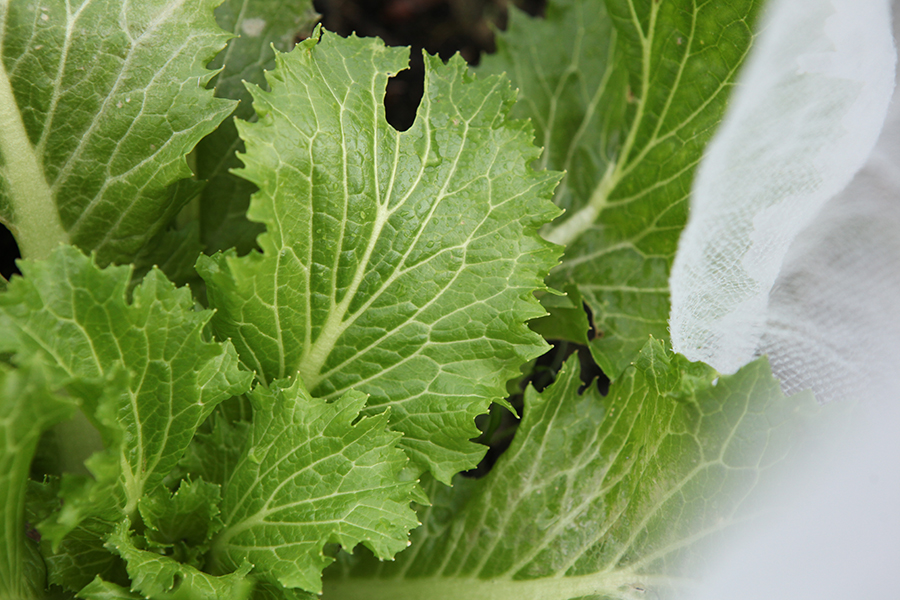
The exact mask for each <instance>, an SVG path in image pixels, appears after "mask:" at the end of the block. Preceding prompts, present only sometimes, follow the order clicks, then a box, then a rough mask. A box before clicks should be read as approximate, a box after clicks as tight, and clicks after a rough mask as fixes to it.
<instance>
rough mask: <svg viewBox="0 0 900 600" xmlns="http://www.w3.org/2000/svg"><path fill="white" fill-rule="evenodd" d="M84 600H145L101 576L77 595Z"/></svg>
mask: <svg viewBox="0 0 900 600" xmlns="http://www.w3.org/2000/svg"><path fill="white" fill-rule="evenodd" d="M75 597H76V598H82V599H83V600H145V599H144V597H143V596H141V595H140V594H136V593H134V592H132V591H131V590H129V589H128V588H125V587H122V586H121V585H116V584H115V583H110V582H108V581H104V580H103V579H102V578H101V577H100V576H99V575H98V576H97V577H95V578H94V579H92V580H91V582H90V583H89V584H88V585H86V586H84V587H83V588H82V589H81V590H79V592H78V593H77V594H76V595H75Z"/></svg>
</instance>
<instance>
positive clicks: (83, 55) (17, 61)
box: [0, 0, 233, 264]
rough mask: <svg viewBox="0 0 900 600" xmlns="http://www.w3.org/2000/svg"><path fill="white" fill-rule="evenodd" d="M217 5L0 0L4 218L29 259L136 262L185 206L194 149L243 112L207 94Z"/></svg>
mask: <svg viewBox="0 0 900 600" xmlns="http://www.w3.org/2000/svg"><path fill="white" fill-rule="evenodd" d="M217 3H218V0H198V1H194V2H186V1H184V0H145V1H142V2H141V3H140V4H138V5H135V4H134V3H130V2H125V1H124V0H98V1H88V0H78V1H72V2H47V3H34V2H24V1H22V0H12V1H9V2H4V3H3V4H2V6H0V36H2V37H0V121H2V122H3V124H4V125H3V127H2V128H0V221H2V222H3V223H4V224H5V225H6V226H7V227H9V229H10V230H11V231H12V232H13V235H14V236H15V237H16V240H17V242H18V244H19V248H20V250H21V251H22V254H23V256H25V257H27V258H46V257H47V256H49V254H50V252H51V250H53V248H55V247H56V246H57V245H58V244H60V243H72V244H75V245H77V246H79V247H81V248H82V249H84V250H93V251H96V252H97V260H98V261H99V262H100V263H102V264H105V263H108V262H112V261H116V262H128V261H130V260H131V259H132V258H133V257H134V256H135V255H136V254H137V252H138V251H139V250H140V249H141V247H142V246H143V245H144V244H145V243H146V242H147V241H148V240H149V239H150V238H152V237H153V236H154V235H155V234H156V233H157V232H158V231H160V230H161V229H162V228H163V227H164V226H165V225H166V224H167V223H168V222H169V221H171V219H172V217H173V216H174V215H175V214H176V213H177V212H178V211H179V210H180V209H181V207H182V204H183V202H184V198H183V197H182V196H181V195H179V194H177V193H173V192H172V191H171V190H170V186H171V184H173V183H174V182H176V181H177V180H179V179H183V178H185V177H190V176H191V171H190V169H188V166H187V162H186V161H185V155H186V154H187V153H188V152H190V151H191V149H192V148H193V147H194V146H195V145H196V144H197V142H198V141H200V139H201V138H203V136H205V135H206V134H208V133H209V132H211V131H212V130H214V129H215V128H216V127H217V126H218V125H219V123H220V122H221V121H222V120H223V119H224V118H225V117H226V116H227V115H228V114H229V113H230V112H231V109H232V108H233V103H232V102H229V101H227V100H222V99H216V98H214V97H213V92H212V91H211V90H206V89H204V88H205V85H206V83H207V82H208V81H209V79H210V77H212V76H213V75H214V72H213V71H209V70H207V69H206V65H207V63H209V61H210V60H212V59H213V57H214V56H215V55H216V53H217V52H219V50H221V48H222V47H223V46H224V45H225V41H226V40H227V37H228V36H227V35H226V34H225V32H223V31H221V30H220V29H219V28H218V27H216V25H215V22H214V20H213V14H212V11H213V8H214V7H215V5H216V4H217Z"/></svg>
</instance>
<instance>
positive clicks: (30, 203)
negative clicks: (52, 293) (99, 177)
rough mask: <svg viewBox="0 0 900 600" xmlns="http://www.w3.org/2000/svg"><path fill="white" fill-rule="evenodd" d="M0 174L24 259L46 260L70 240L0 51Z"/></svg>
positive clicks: (15, 234)
mask: <svg viewBox="0 0 900 600" xmlns="http://www.w3.org/2000/svg"><path fill="white" fill-rule="evenodd" d="M0 123H3V127H0V155H2V157H3V160H4V161H5V164H4V165H3V166H2V167H0V169H2V170H0V173H2V175H3V180H4V181H5V183H6V189H7V193H8V196H9V200H10V207H11V208H12V211H11V212H12V215H11V218H12V222H4V224H5V225H6V226H7V227H8V228H9V229H10V231H12V233H13V235H14V236H15V238H16V242H17V244H18V246H19V251H20V253H21V254H22V257H23V258H30V259H38V260H39V259H45V258H48V257H49V256H50V253H51V252H52V251H53V249H54V248H56V246H58V245H59V244H61V243H62V244H64V243H66V242H68V241H69V236H68V234H67V233H66V231H65V229H63V226H62V221H61V220H60V218H59V212H58V211H57V210H56V203H55V202H54V199H53V194H52V192H51V191H50V186H49V185H48V184H47V180H46V178H45V176H44V169H43V164H42V161H41V159H40V157H39V156H38V155H37V153H36V152H35V148H34V146H33V145H32V144H31V140H30V139H29V138H28V133H27V131H26V130H25V123H24V122H23V121H22V115H21V113H20V112H19V109H18V104H17V102H16V97H15V95H14V93H13V89H12V83H11V82H10V80H9V76H8V75H7V72H6V66H5V65H4V61H3V56H2V53H0Z"/></svg>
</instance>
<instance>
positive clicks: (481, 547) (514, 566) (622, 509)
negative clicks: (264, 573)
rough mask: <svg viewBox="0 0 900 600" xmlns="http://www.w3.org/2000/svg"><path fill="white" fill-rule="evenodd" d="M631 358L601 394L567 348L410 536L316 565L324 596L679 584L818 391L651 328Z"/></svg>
mask: <svg viewBox="0 0 900 600" xmlns="http://www.w3.org/2000/svg"><path fill="white" fill-rule="evenodd" d="M635 362H636V364H635V365H634V366H631V367H629V368H628V369H627V370H626V371H625V373H624V374H623V375H622V377H620V378H619V380H617V381H616V382H614V383H613V385H612V386H611V388H610V391H609V395H608V396H606V397H602V396H600V394H599V393H598V392H597V389H596V387H595V386H593V385H592V386H589V387H588V388H587V389H586V390H585V392H584V393H583V394H582V395H579V394H578V388H579V387H580V386H581V385H582V383H581V379H580V374H579V369H578V362H577V359H576V358H575V357H572V358H570V359H569V361H568V362H567V363H566V365H565V367H564V368H563V370H562V371H561V372H560V374H559V378H558V379H557V381H556V382H555V383H554V384H553V385H552V386H550V387H549V388H547V389H546V390H544V392H543V393H541V394H538V393H535V392H534V390H533V389H531V388H530V389H529V390H528V391H527V392H526V398H525V416H524V419H523V421H522V424H521V425H520V427H519V430H518V432H517V433H516V438H515V440H514V442H513V444H512V446H511V447H510V448H509V450H508V451H507V452H506V453H505V454H504V455H503V456H502V457H501V458H500V460H499V461H498V462H497V464H496V465H495V466H494V469H493V470H492V471H491V472H490V473H489V474H488V475H487V476H486V477H485V478H483V479H481V480H478V481H476V482H474V483H470V482H466V487H465V488H464V489H463V493H462V494H458V495H457V494H455V490H448V489H446V488H444V489H443V490H439V491H438V493H437V497H436V498H435V501H434V507H432V508H431V509H429V511H428V513H427V515H423V516H425V517H426V518H425V519H424V524H423V527H422V528H421V529H420V530H419V531H417V532H415V533H414V535H413V547H412V548H411V549H410V551H408V552H406V553H403V554H401V555H400V556H399V557H398V560H397V561H396V562H395V563H391V564H384V565H374V564H373V561H368V562H364V563H363V564H362V565H361V566H360V567H358V568H357V570H355V571H351V572H350V573H349V574H346V573H345V576H344V577H343V578H339V579H336V580H334V581H331V580H327V582H326V583H327V585H326V594H325V598H340V599H342V600H353V599H355V598H366V599H367V600H380V599H383V598H391V599H392V600H404V599H406V598H422V597H425V595H426V594H427V596H428V597H429V598H434V599H435V600H450V599H463V598H464V599H466V600H487V599H490V600H505V599H507V598H510V599H512V598H515V599H516V600H532V599H534V600H537V599H540V600H555V599H558V600H568V599H574V598H604V599H607V598H609V599H612V598H623V599H624V598H635V597H638V596H639V593H641V592H644V591H646V592H647V594H646V596H647V597H657V596H658V597H668V595H669V594H671V593H672V592H678V591H684V590H683V589H681V587H682V586H685V585H690V583H691V581H692V579H691V578H692V577H694V576H696V575H699V574H700V573H698V570H699V569H700V568H702V566H703V565H704V562H703V561H704V560H705V559H709V558H710V557H709V556H708V555H707V554H705V550H707V545H708V544H710V543H711V541H712V540H713V539H715V538H716V536H718V535H720V533H721V532H722V531H723V530H725V529H726V528H727V527H729V526H730V525H732V524H734V523H735V522H738V521H741V520H743V519H746V518H748V517H749V516H751V514H749V513H751V512H752V510H751V509H748V508H747V507H748V506H749V504H750V503H749V502H748V499H749V498H750V497H751V496H752V494H753V493H754V491H755V490H759V489H760V487H759V480H760V479H761V478H764V477H766V476H767V475H768V474H770V472H771V470H772V469H773V468H774V467H775V466H776V465H778V464H779V463H780V462H781V461H783V460H784V459H785V457H787V456H788V455H789V453H790V451H791V447H792V444H793V443H794V442H795V441H796V439H797V437H798V431H801V429H802V426H803V424H804V423H805V421H804V419H803V417H804V415H807V414H809V412H812V411H815V410H816V408H817V405H816V403H815V401H814V400H813V399H812V397H811V395H809V394H804V395H801V396H795V397H793V398H785V397H784V395H783V394H782V393H781V390H780V388H779V385H778V382H777V381H776V380H775V379H774V378H773V377H772V375H771V371H770V370H769V365H768V363H767V362H766V361H765V359H760V360H758V361H756V362H754V363H751V364H750V365H748V366H746V367H744V368H743V369H742V370H741V371H739V372H738V373H737V374H735V375H732V376H727V377H720V378H718V380H716V379H715V375H716V374H715V372H713V371H712V370H711V369H709V368H708V367H705V366H703V365H699V364H696V365H691V364H690V363H687V361H686V360H685V359H683V357H680V356H672V355H671V354H668V353H667V352H666V351H665V349H664V348H663V346H662V344H660V343H659V342H657V341H655V340H651V341H650V342H649V343H648V344H647V345H646V346H645V347H644V349H643V351H642V353H641V356H640V357H639V359H638V360H637V361H635ZM701 377H702V378H703V385H698V379H699V378H701ZM458 481H459V480H458ZM454 496H456V497H454Z"/></svg>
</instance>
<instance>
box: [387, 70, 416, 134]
mask: <svg viewBox="0 0 900 600" xmlns="http://www.w3.org/2000/svg"><path fill="white" fill-rule="evenodd" d="M424 90H425V63H424V61H423V60H422V54H421V53H418V52H413V54H412V60H410V64H409V68H408V69H404V70H403V71H400V72H399V73H397V74H396V75H394V76H393V77H391V78H390V79H388V83H387V89H386V90H385V93H384V116H385V118H386V119H387V122H388V123H390V124H391V127H393V128H394V129H396V130H397V131H406V130H407V129H409V128H410V127H412V125H413V123H414V122H415V120H416V111H418V110H419V104H420V103H421V102H422V94H423V93H424Z"/></svg>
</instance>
